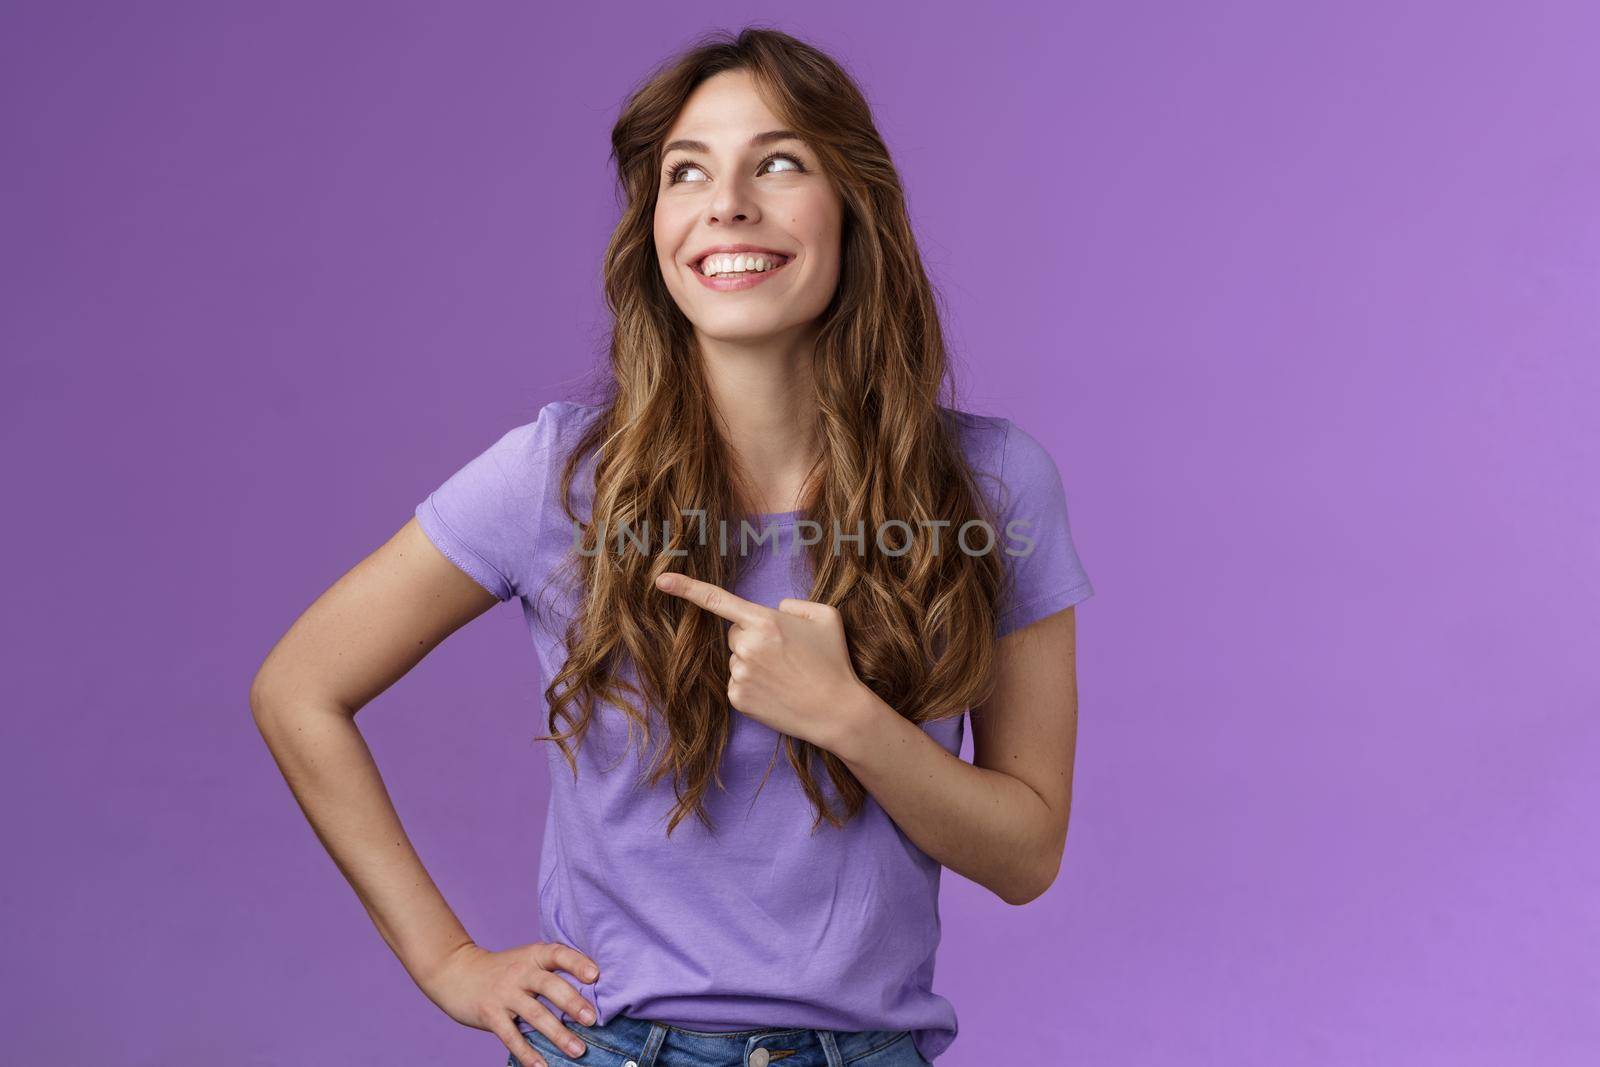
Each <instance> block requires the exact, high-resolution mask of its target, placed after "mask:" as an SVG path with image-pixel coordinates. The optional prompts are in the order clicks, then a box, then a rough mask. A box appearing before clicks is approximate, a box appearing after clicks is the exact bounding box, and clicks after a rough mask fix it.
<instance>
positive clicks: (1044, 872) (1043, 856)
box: [996, 834, 1067, 908]
mask: <svg viewBox="0 0 1600 1067" xmlns="http://www.w3.org/2000/svg"><path fill="white" fill-rule="evenodd" d="M1066 843H1067V842H1066V835H1065V834H1062V835H1060V836H1058V837H1057V838H1056V841H1055V843H1054V844H1053V845H1051V846H1049V847H1046V848H1042V849H1040V850H1039V851H1038V853H1036V854H1035V858H1034V862H1033V863H1032V864H1030V865H1028V867H1027V868H1026V869H1024V870H1022V871H1020V872H1018V874H1017V875H1016V877H1014V878H1013V879H1012V880H1011V882H1010V883H1009V884H1007V885H1005V886H1002V887H1000V888H999V889H997V890H996V893H997V894H998V895H999V897H1000V899H1001V900H1003V901H1005V902H1006V903H1007V904H1010V905H1011V906H1012V907H1016V908H1020V907H1021V906H1022V905H1024V904H1031V903H1032V902H1033V901H1035V900H1038V899H1039V898H1040V897H1042V896H1044V894H1045V892H1046V891H1047V890H1049V888H1050V887H1051V886H1053V885H1055V884H1056V878H1057V877H1059V876H1060V874H1061V858H1062V855H1063V853H1064V852H1065V851H1066Z"/></svg>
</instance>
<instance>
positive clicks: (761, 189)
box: [655, 71, 843, 343]
mask: <svg viewBox="0 0 1600 1067" xmlns="http://www.w3.org/2000/svg"><path fill="white" fill-rule="evenodd" d="M783 129H784V123H783V122H782V121H781V120H779V119H778V117H777V116H776V115H774V114H773V113H772V112H771V111H770V110H769V109H768V108H767V105H766V104H765V103H764V102H762V100H761V97H760V95H759V94H758V93H757V90H756V87H755V82H754V81H753V80H752V79H751V77H750V75H749V74H748V73H746V72H745V71H725V72H723V73H721V74H718V75H716V76H715V77H712V78H709V79H707V80H706V81H704V82H702V83H701V84H700V86H699V87H698V88H697V89H696V90H695V92H694V93H693V94H692V95H691V96H690V97H689V99H688V101H687V102H686V103H685V104H684V107H683V110H682V112H681V113H680V114H679V115H678V118H677V121H676V122H675V123H674V124H673V126H672V128H671V129H670V130H669V131H668V132H667V136H666V139H665V142H664V143H665V146H666V151H665V152H664V153H663V154H662V166H661V173H660V175H658V177H657V180H658V182H659V195H658V197H657V199H656V211H655V244H656V255H657V258H658V259H659V261H660V264H661V273H662V276H663V277H664V278H665V279H666V283H667V288H668V290H669V291H670V292H671V293H672V296H673V299H674V300H676V301H677V303H678V307H679V308H681V309H682V310H683V313H684V315H685V316H686V317H687V318H688V319H689V321H690V322H691V323H693V324H694V327H695V330H696V331H697V332H698V333H699V334H700V335H702V336H703V337H711V338H716V339H719V340H725V341H740V342H746V343H748V342H754V341H761V340H767V339H772V340H777V339H781V338H782V337H784V336H785V335H794V334H798V333H800V332H801V331H803V330H804V328H805V327H806V326H807V325H808V324H810V323H811V322H812V321H813V320H815V319H816V318H817V316H819V315H821V314H822V312H823V310H824V309H825V308H826V307H827V306H828V302H829V301H830V300H831V299H833V293H834V289H835V288H837V286H838V283H839V257H840V234H841V229H842V221H843V203H842V201H841V200H840V199H839V196H838V194H837V193H836V192H835V191H834V189H833V186H832V184H831V183H830V182H829V180H828V177H827V176H826V175H825V174H823V173H822V169H821V161H820V160H819V159H818V157H817V155H816V153H815V152H813V151H812V150H811V147H810V146H809V145H807V144H806V143H805V142H804V141H800V140H798V139H795V138H793V137H785V136H782V131H783ZM775 133H776V134H777V135H776V136H774V134H775ZM683 142H690V143H687V144H685V143H683ZM723 245H731V246H735V247H739V246H749V247H750V248H752V249H761V250H764V252H765V253H766V254H765V255H763V252H753V251H743V252H733V253H729V254H727V255H724V254H717V255H713V256H712V258H711V260H710V262H709V263H703V262H702V260H703V259H704V257H705V255H706V253H707V252H708V251H710V250H712V249H716V248H718V247H720V246H723ZM758 257H759V258H758ZM703 268H709V269H710V270H712V271H719V270H720V271H722V272H724V273H722V275H721V276H720V277H708V276H707V275H706V274H705V273H703Z"/></svg>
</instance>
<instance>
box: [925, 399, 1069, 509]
mask: <svg viewBox="0 0 1600 1067" xmlns="http://www.w3.org/2000/svg"><path fill="white" fill-rule="evenodd" d="M940 410H941V411H942V412H943V413H944V414H945V417H946V418H947V419H948V420H949V421H950V424H951V425H952V427H953V428H954V429H955V431H956V432H957V434H958V435H959V438H960V441H961V445H962V449H963V451H964V452H965V453H966V457H967V460H968V462H969V463H971V464H972V467H973V470H974V471H976V472H978V473H979V474H980V475H986V476H989V477H992V478H995V479H998V480H999V481H1001V482H1002V483H1004V485H1005V486H1006V487H1007V488H1008V489H1010V490H1011V491H1012V493H1015V492H1018V491H1021V492H1027V491H1028V490H1029V489H1031V488H1038V487H1039V486H1040V485H1041V484H1047V483H1049V482H1051V481H1053V480H1056V479H1059V478H1060V476H1061V474H1060V470H1059V468H1058V467H1057V466H1056V461H1055V459H1054V457H1053V456H1051V454H1050V450H1049V449H1047V448H1046V447H1045V446H1044V444H1043V442H1041V441H1040V440H1039V439H1038V438H1037V437H1035V436H1034V435H1033V434H1031V433H1029V432H1028V431H1027V430H1025V429H1024V428H1023V427H1022V426H1021V425H1019V424H1018V423H1016V422H1014V421H1012V420H1011V419H1008V418H1006V417H1005V416H1003V415H984V414H979V413H977V412H972V411H962V410H960V409H957V408H941V409H940Z"/></svg>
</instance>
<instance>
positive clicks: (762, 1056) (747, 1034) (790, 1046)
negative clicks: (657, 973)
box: [506, 1015, 931, 1067]
mask: <svg viewBox="0 0 1600 1067" xmlns="http://www.w3.org/2000/svg"><path fill="white" fill-rule="evenodd" d="M517 1024H518V1028H519V1029H521V1030H522V1036H523V1037H525V1038H527V1039H528V1042H529V1044H531V1045H533V1047H534V1048H536V1049H538V1050H539V1055H541V1056H543V1057H544V1060H545V1062H546V1063H548V1064H549V1065H550V1067H768V1064H769V1063H770V1064H771V1067H847V1065H848V1067H931V1065H930V1064H929V1063H928V1061H927V1060H925V1059H923V1058H922V1056H921V1055H920V1054H919V1053H918V1052H917V1048H916V1045H915V1044H913V1043H912V1040H911V1031H909V1030H854V1031H850V1030H795V1029H787V1030H785V1029H776V1028H774V1029H767V1030H741V1031H739V1032H737V1033H722V1034H716V1033H707V1032H705V1031H702V1030H683V1029H680V1028H678V1027H676V1026H668V1025H666V1024H665V1023H657V1022H650V1021H649V1020H647V1019H633V1018H629V1017H628V1016H626V1015H614V1016H612V1017H611V1018H610V1019H609V1020H607V1022H606V1024H605V1025H604V1026H585V1025H583V1024H582V1023H580V1022H578V1021H577V1020H576V1019H568V1020H566V1027H567V1029H569V1030H571V1031H572V1032H573V1033H575V1034H577V1035H578V1038H579V1039H580V1040H582V1041H583V1042H584V1044H585V1045H586V1046H587V1047H586V1048H585V1049H584V1052H583V1055H582V1056H579V1057H578V1058H577V1059H575V1060H574V1059H569V1058H568V1057H567V1056H565V1055H564V1054H563V1053H562V1052H561V1051H560V1050H559V1049H558V1048H556V1046H555V1044H554V1043H553V1042H552V1041H551V1040H550V1039H549V1038H548V1037H545V1036H544V1034H542V1033H540V1032H539V1031H537V1030H533V1029H531V1028H530V1027H529V1026H528V1024H527V1023H526V1022H523V1021H522V1020H521V1019H518V1020H517ZM516 1063H517V1061H516V1060H515V1058H513V1057H510V1056H508V1057H507V1058H506V1064H507V1067H516Z"/></svg>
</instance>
